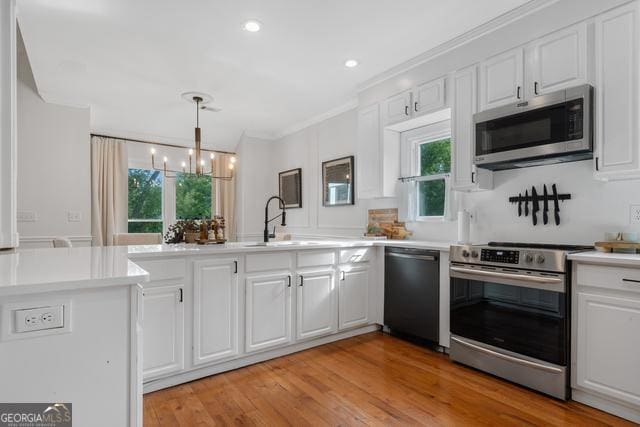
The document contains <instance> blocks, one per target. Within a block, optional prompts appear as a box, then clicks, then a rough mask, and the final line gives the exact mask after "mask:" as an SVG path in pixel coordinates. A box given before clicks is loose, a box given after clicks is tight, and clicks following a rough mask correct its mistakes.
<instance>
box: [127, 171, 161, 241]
mask: <svg viewBox="0 0 640 427" xmlns="http://www.w3.org/2000/svg"><path fill="white" fill-rule="evenodd" d="M128 181H129V184H128V187H129V200H128V205H129V209H128V219H129V221H128V227H127V228H128V232H129V233H162V173H161V172H159V171H153V170H147V169H129V180H128Z"/></svg>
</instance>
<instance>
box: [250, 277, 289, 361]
mask: <svg viewBox="0 0 640 427" xmlns="http://www.w3.org/2000/svg"><path fill="white" fill-rule="evenodd" d="M291 276H292V275H291V273H290V272H282V273H270V274H261V275H252V276H248V277H247V278H246V280H245V300H246V301H245V310H246V311H245V351H246V352H247V353H251V352H255V351H260V350H265V349H268V348H272V347H278V346H282V345H285V344H288V343H290V342H291V340H292V333H291V331H292V327H291V326H292V319H291V290H292V280H293V279H292V277H291Z"/></svg>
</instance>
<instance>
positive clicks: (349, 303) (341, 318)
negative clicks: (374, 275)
mask: <svg viewBox="0 0 640 427" xmlns="http://www.w3.org/2000/svg"><path fill="white" fill-rule="evenodd" d="M369 276H370V266H369V264H368V263H362V264H353V265H347V266H343V267H341V268H340V280H339V285H338V307H339V309H338V328H339V329H340V330H342V329H347V328H352V327H355V326H362V325H366V324H367V323H369V297H370V295H369V294H370V291H369V284H370V282H371V279H370V277H369Z"/></svg>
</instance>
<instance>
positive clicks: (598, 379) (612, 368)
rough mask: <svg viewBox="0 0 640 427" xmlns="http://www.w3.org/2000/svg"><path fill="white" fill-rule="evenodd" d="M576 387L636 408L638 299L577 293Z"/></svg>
mask: <svg viewBox="0 0 640 427" xmlns="http://www.w3.org/2000/svg"><path fill="white" fill-rule="evenodd" d="M577 310H578V316H577V320H576V321H577V341H576V365H577V366H576V368H577V370H576V373H575V375H576V378H575V383H576V385H577V386H578V387H582V388H585V389H588V390H592V391H596V392H598V393H601V394H604V395H606V396H609V397H613V398H616V399H620V400H622V401H625V402H628V403H632V404H634V405H640V333H639V332H638V331H640V299H635V298H632V297H628V298H627V297H625V298H618V297H610V296H603V295H598V294H591V293H587V292H581V291H578V292H577Z"/></svg>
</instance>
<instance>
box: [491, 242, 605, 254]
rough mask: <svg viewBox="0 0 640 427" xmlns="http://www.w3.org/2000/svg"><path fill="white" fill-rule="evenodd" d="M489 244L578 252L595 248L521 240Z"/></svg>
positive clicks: (504, 246)
mask: <svg viewBox="0 0 640 427" xmlns="http://www.w3.org/2000/svg"><path fill="white" fill-rule="evenodd" d="M488 246H496V247H501V248H526V249H550V250H558V251H567V252H576V251H589V250H593V246H585V245H559V244H553V243H551V244H545V243H519V242H489V243H488Z"/></svg>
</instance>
